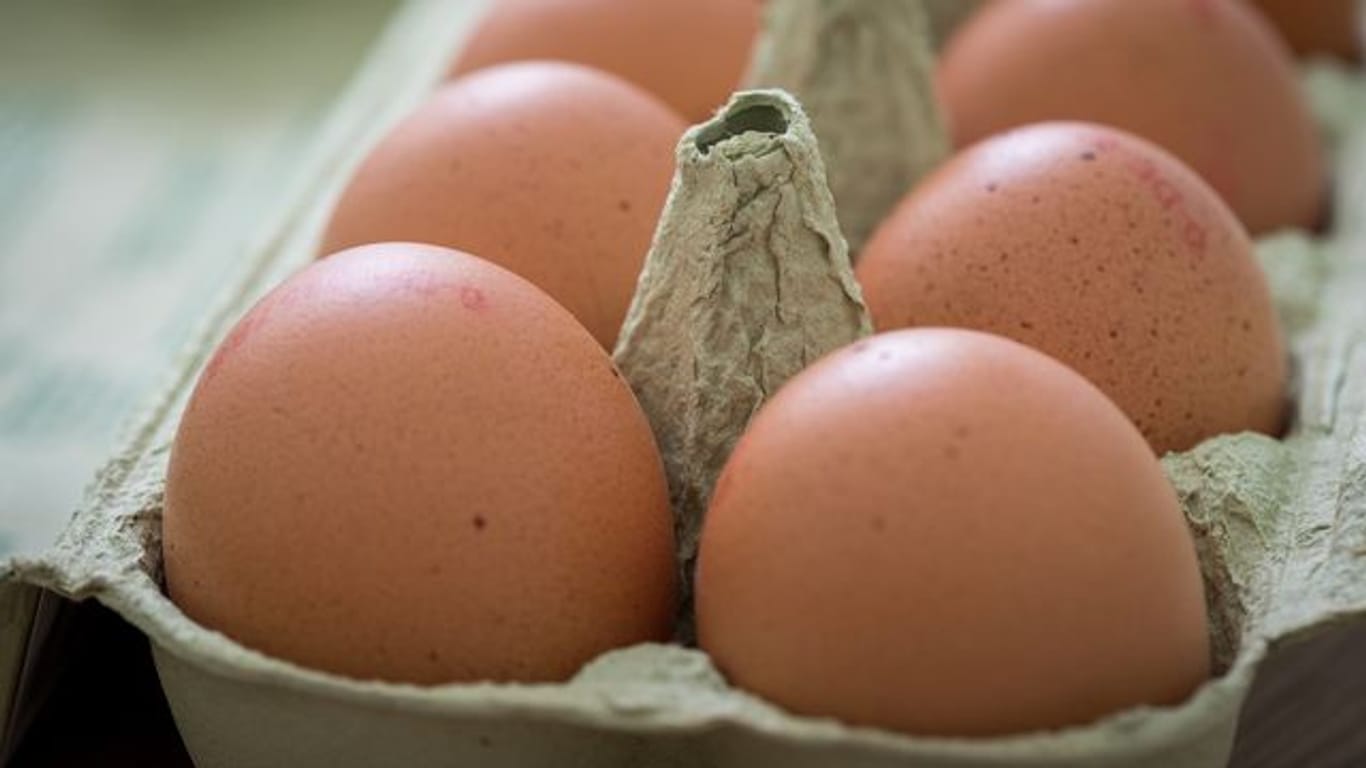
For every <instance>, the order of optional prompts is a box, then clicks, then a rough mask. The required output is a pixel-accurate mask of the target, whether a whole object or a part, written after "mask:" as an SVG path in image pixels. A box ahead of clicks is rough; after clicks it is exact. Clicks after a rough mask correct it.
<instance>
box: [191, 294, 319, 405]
mask: <svg viewBox="0 0 1366 768" xmlns="http://www.w3.org/2000/svg"><path fill="white" fill-rule="evenodd" d="M298 294H299V291H297V290H295V288H294V286H292V285H290V284H289V283H285V284H284V285H281V286H280V287H279V288H276V289H275V291H274V292H272V293H270V294H268V295H267V296H266V297H265V298H264V299H262V300H261V303H259V304H257V305H256V306H255V307H252V308H251V309H250V310H248V311H247V314H246V315H244V316H243V317H242V319H241V320H238V321H237V325H235V326H233V329H232V330H231V331H229V332H228V335H227V336H226V337H225V338H224V339H223V341H222V342H220V343H219V344H218V349H216V350H214V353H213V356H212V357H210V358H209V362H208V363H207V364H205V366H204V373H203V374H201V376H200V383H201V384H207V383H208V382H210V381H212V380H213V379H214V377H216V376H217V375H218V374H219V373H220V372H221V371H222V368H223V364H224V363H226V362H227V361H228V360H231V359H232V358H233V357H235V356H236V355H237V353H238V352H240V351H241V349H242V347H243V346H244V345H245V344H246V343H247V341H248V340H250V339H251V338H252V337H253V336H255V335H256V334H257V332H259V331H260V330H261V327H262V326H264V325H265V323H266V320H268V319H269V318H270V316H271V314H272V313H274V312H275V310H276V309H278V308H280V307H283V306H289V305H291V304H294V303H295V302H296V300H297V299H298Z"/></svg>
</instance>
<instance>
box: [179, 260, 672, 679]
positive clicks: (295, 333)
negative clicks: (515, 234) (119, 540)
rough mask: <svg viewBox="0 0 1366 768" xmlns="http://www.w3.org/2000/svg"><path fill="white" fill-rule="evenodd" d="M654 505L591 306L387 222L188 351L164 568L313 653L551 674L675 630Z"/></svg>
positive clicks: (642, 451) (189, 595) (265, 645)
mask: <svg viewBox="0 0 1366 768" xmlns="http://www.w3.org/2000/svg"><path fill="white" fill-rule="evenodd" d="M671 526H672V523H671V519H670V515H669V510H668V504H667V498H666V488H665V482H664V476H663V470H662V467H661V461H660V457H659V454H658V452H657V450H656V448H655V444H654V439H653V436H652V435H651V433H650V428H649V425H648V424H647V423H646V421H645V418H644V416H643V414H642V413H641V411H640V408H639V406H638V405H637V404H636V402H635V398H634V397H633V396H632V394H631V391H630V389H629V388H628V387H627V386H626V384H625V383H624V382H623V381H622V380H621V378H620V377H619V376H618V374H617V372H616V370H615V369H614V368H613V366H612V363H611V361H610V359H609V358H608V357H607V355H606V354H605V353H604V352H603V350H602V349H601V348H600V347H599V346H598V345H597V344H596V343H595V342H594V340H593V338H592V337H591V336H590V335H589V334H588V332H587V331H585V330H584V329H583V328H582V327H581V326H580V325H579V324H578V323H576V322H575V321H574V319H573V318H572V317H571V316H570V315H569V314H568V313H567V312H565V310H564V309H563V308H562V307H560V306H559V305H558V304H556V303H555V302H554V301H553V300H551V299H550V298H549V297H548V296H546V295H545V294H544V293H543V292H541V291H539V290H537V289H536V288H535V287H534V286H532V285H531V284H529V283H527V282H526V281H524V280H522V279H521V278H518V277H517V276H516V275H513V274H512V273H510V272H507V271H506V270H503V269H501V268H499V267H497V266H494V265H493V264H490V263H488V262H486V261H483V260H481V259H476V258H474V257H472V256H468V255H465V254H463V253H459V252H456V251H450V250H447V249H443V248H436V247H431V246H421V245H406V244H383V245H375V246H368V247H363V248H357V249H353V250H349V251H346V252H343V253H339V254H336V255H334V256H331V257H329V258H327V259H324V260H322V261H318V262H315V263H314V264H313V265H311V266H310V267H308V268H307V269H305V270H304V271H302V272H300V273H299V274H297V275H295V276H293V277H292V278H290V279H289V280H287V281H286V282H284V283H283V284H282V285H280V286H279V287H278V288H276V289H275V290H274V291H272V292H271V293H270V294H268V295H267V296H266V297H265V298H264V299H262V300H261V301H260V302H259V303H258V304H257V305H256V306H255V307H253V308H252V309H251V310H250V311H249V312H248V313H247V314H246V315H245V316H244V317H243V318H242V320H241V321H240V322H239V323H238V324H237V326H236V327H235V328H234V329H233V330H232V332H231V333H230V335H229V336H228V337H227V338H226V339H225V340H224V341H223V343H222V344H221V345H220V346H219V348H218V350H217V352H216V353H215V354H214V357H213V358H212V360H211V361H210V362H209V364H208V366H207V367H206V368H205V370H204V371H203V373H202V374H201V376H200V378H199V382H198V384H197V386H196V387H195V390H194V393H193V395H192V397H191V399H190V401H189V404H188V406H187V407H186V410H185V412H184V415H183V417H182V419H181V422H180V426H179V431H178V432H177V434H176V438H175V443H174V446H173V449H172V452H171V459H170V466H169V470H168V474H167V478H166V500H165V516H164V531H163V533H164V553H165V564H166V584H167V589H168V591H169V593H170V597H171V598H172V600H174V601H175V603H176V604H177V605H178V606H179V607H180V608H181V610H183V611H184V612H185V614H186V615H187V616H189V617H190V618H191V619H193V620H194V621H196V622H198V623H200V624H202V625H204V626H206V627H209V628H211V629H216V630H219V631H221V632H224V633H225V634H227V635H228V636H229V637H231V638H233V639H235V640H237V641H238V642H240V643H242V644H244V645H246V646H247V647H250V648H253V649H255V650H258V651H262V652H264V653H267V654H269V655H272V656H275V657H278V658H282V659H286V660H289V661H293V662H296V663H298V664H301V665H304V666H306V667H311V668H314V669H319V670H324V671H327V672H334V673H339V674H343V675H349V676H352V677H356V678H364V679H370V678H377V679H382V680H390V681H403V682H412V683H445V682H451V681H471V680H523V681H535V680H560V679H564V678H567V677H569V676H570V675H571V674H573V673H574V672H575V670H577V669H578V668H579V667H580V666H581V665H582V664H583V663H585V662H586V661H588V660H589V659H591V658H593V657H594V656H595V655H597V654H599V653H602V652H603V651H606V650H608V649H610V648H615V647H618V646H624V645H629V644H633V643H637V642H641V641H646V640H662V639H664V638H667V637H668V636H669V633H670V627H671V623H672V618H673V612H674V608H675V605H674V576H673V574H674V558H673V547H672V527H671Z"/></svg>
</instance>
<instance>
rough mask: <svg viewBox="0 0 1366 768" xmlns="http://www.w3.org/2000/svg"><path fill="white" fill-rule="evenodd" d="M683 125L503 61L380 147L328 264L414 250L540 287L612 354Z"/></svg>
mask: <svg viewBox="0 0 1366 768" xmlns="http://www.w3.org/2000/svg"><path fill="white" fill-rule="evenodd" d="M685 127H686V126H684V124H683V122H682V120H680V119H679V118H678V116H677V115H675V114H674V113H673V112H671V111H670V110H669V109H668V108H667V107H665V106H664V105H663V104H662V103H660V102H659V101H658V100H657V99H655V98H654V97H652V96H650V95H649V94H647V93H645V92H644V91H641V90H640V89H638V88H636V87H635V86H632V85H630V84H629V83H626V82H624V81H622V80H619V79H617V78H615V77H612V76H611V75H606V74H603V73H601V72H597V71H594V70H591V69H586V68H584V67H579V66H574V65H569V64H556V63H551V62H540V63H528V64H511V65H508V66H505V67H496V68H493V69H488V70H485V71H483V72H480V73H479V74H477V75H473V76H471V77H469V78H466V79H464V80H461V81H460V82H458V83H455V84H452V85H448V86H446V87H444V88H442V89H440V90H439V91H437V92H436V93H435V94H434V95H433V96H432V97H431V98H430V99H429V100H428V101H427V102H426V103H425V104H424V105H422V106H421V107H419V108H418V109H417V111H416V112H414V113H413V114H412V115H411V116H409V117H408V119H406V120H405V121H404V122H403V123H401V124H400V125H399V126H398V127H397V128H395V129H394V131H393V132H392V133H390V134H389V136H388V137H387V138H385V140H384V141H383V142H381V143H380V145H379V146H377V147H375V149H374V151H372V152H371V153H370V155H369V157H368V158H367V159H366V160H365V163H364V164H363V165H361V167H360V169H359V170H358V171H357V172H356V175H355V177H354V178H352V180H351V182H350V184H349V186H348V187H347V189H346V191H345V193H344V194H343V195H342V198H341V200H340V201H339V202H338V204H337V208H336V210H335V211H334V212H333V214H332V220H331V222H330V223H329V224H328V227H327V232H326V234H325V235H324V237H323V244H322V253H324V254H327V253H332V252H334V251H338V250H341V249H343V248H349V247H351V246H354V245H361V244H364V243H373V242H385V241H394V240H400V241H412V242H422V243H433V244H436V245H444V246H447V247H451V248H458V249H460V250H464V251H467V252H469V253H475V254H478V255H479V256H481V257H482V258H485V259H489V260H491V261H494V262H496V263H498V264H500V265H502V266H504V267H506V268H508V269H510V270H512V271H513V272H516V273H517V274H519V275H521V276H522V277H525V278H526V279H528V280H530V281H531V282H533V283H535V284H536V285H538V286H540V287H541V288H542V289H544V290H545V291H546V292H547V293H549V294H550V295H551V296H553V297H554V298H555V299H556V300H558V301H559V302H560V303H561V304H564V305H565V307H567V308H568V309H569V311H570V312H572V313H573V314H574V316H575V317H577V318H578V319H579V322H581V323H583V324H584V325H585V326H586V327H587V328H588V330H590V331H592V333H593V336H594V337H596V338H597V339H598V341H599V342H600V343H601V344H602V345H603V346H604V347H606V348H608V349H610V348H611V347H612V346H613V344H614V343H615V341H616V337H617V332H618V330H619V329H620V327H621V322H622V320H623V319H624V318H625V316H626V307H627V305H629V304H630V301H631V296H632V294H633V293H634V292H635V287H636V279H637V277H638V276H639V274H640V268H641V265H642V263H643V262H644V259H645V254H646V252H647V251H648V250H649V248H650V240H651V238H653V236H654V230H655V224H656V223H657V221H658V219H659V212H660V210H661V209H662V208H663V206H664V198H665V196H666V195H667V194H668V190H669V182H670V180H671V179H672V178H673V171H674V147H675V145H676V143H677V141H678V138H679V136H681V135H682V133H683V130H684V128H685Z"/></svg>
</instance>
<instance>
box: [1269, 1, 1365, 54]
mask: <svg viewBox="0 0 1366 768" xmlns="http://www.w3.org/2000/svg"><path fill="white" fill-rule="evenodd" d="M1252 1H1253V3H1254V4H1255V5H1256V6H1257V7H1258V8H1259V9H1261V11H1262V13H1264V14H1266V16H1267V18H1268V19H1270V20H1271V22H1272V23H1273V24H1275V25H1276V28H1277V29H1279V30H1280V32H1281V35H1282V36H1283V37H1284V38H1285V40H1286V42H1288V43H1289V44H1290V47H1291V48H1293V49H1294V51H1295V53H1297V54H1299V55H1301V56H1312V55H1314V54H1328V55H1330V56H1337V57H1340V58H1343V59H1348V60H1353V61H1355V60H1356V59H1358V58H1359V57H1360V56H1361V29H1362V26H1361V21H1360V16H1359V13H1360V11H1359V4H1358V0H1309V1H1308V2H1306V0H1252Z"/></svg>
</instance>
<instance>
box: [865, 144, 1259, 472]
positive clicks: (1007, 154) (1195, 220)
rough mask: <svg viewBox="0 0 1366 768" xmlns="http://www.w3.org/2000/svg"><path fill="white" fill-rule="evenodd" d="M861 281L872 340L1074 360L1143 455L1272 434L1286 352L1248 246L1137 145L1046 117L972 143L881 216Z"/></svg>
mask: <svg viewBox="0 0 1366 768" xmlns="http://www.w3.org/2000/svg"><path fill="white" fill-rule="evenodd" d="M857 274H858V278H859V280H860V282H861V283H862V285H863V288H864V293H865V298H866V299H867V302H868V306H869V309H870V311H871V312H872V314H873V320H874V324H875V326H876V327H877V328H879V329H882V330H889V329H893V328H903V327H908V326H944V325H946V326H959V327H966V328H976V329H980V330H984V331H990V332H993V333H998V334H1001V335H1004V336H1009V337H1011V338H1013V339H1017V340H1019V341H1022V342H1024V343H1026V344H1029V345H1030V346H1033V347H1035V348H1037V349H1040V350H1043V351H1044V352H1047V353H1048V354H1050V355H1052V356H1054V357H1056V358H1057V359H1059V360H1061V361H1063V362H1064V363H1066V364H1068V365H1070V366H1072V367H1073V368H1075V369H1076V370H1078V371H1080V372H1081V373H1082V374H1084V375H1085V376H1086V377H1087V378H1088V379H1090V380H1091V381H1092V382H1093V383H1095V384H1096V385H1097V386H1098V387H1100V389H1101V390H1102V391H1104V392H1105V393H1106V394H1107V395H1109V396H1110V397H1111V398H1113V399H1114V400H1115V402H1116V403H1118V404H1119V406H1120V407H1121V408H1122V409H1123V410H1124V412H1125V413H1127V414H1128V415H1129V418H1130V419H1132V420H1133V422H1134V423H1135V424H1136V425H1137V426H1138V428H1139V429H1140V430H1141V431H1142V433H1143V435H1144V436H1145V437H1147V438H1148V442H1149V443H1151V444H1152V447H1153V449H1154V450H1155V451H1157V452H1159V453H1163V452H1166V451H1179V450H1185V449H1188V448H1190V447H1192V446H1194V445H1195V444H1196V443H1197V442H1199V441H1201V440H1203V439H1204V438H1207V437H1210V436H1213V435H1218V434H1221V433H1226V432H1238V431H1242V430H1255V431H1259V432H1265V433H1269V434H1274V433H1276V432H1277V431H1278V430H1279V429H1280V425H1281V416H1282V409H1283V398H1284V390H1285V385H1286V352H1285V347H1284V343H1283V341H1282V337H1281V334H1280V330H1279V327H1278V325H1277V318H1276V314H1275V310H1274V307H1273V305H1272V301H1271V296H1270V292H1269V290H1268V286H1267V283H1266V279H1265V276H1264V275H1263V274H1262V272H1261V270H1260V268H1259V267H1258V265H1257V263H1256V261H1255V259H1254V257H1253V251H1252V243H1251V241H1250V240H1249V239H1248V236H1247V234H1246V232H1245V231H1244V230H1243V228H1242V227H1241V226H1240V225H1239V224H1238V221H1237V219H1236V218H1235V217H1234V216H1233V214H1232V212H1231V211H1229V209H1228V207H1227V206H1226V205H1224V203H1223V202H1222V201H1221V200H1220V199H1219V197H1218V195H1216V194H1215V193H1214V192H1213V190H1211V189H1210V188H1209V186H1208V185H1206V184H1205V183H1204V182H1203V181H1201V179H1200V177H1198V176H1197V175H1195V174H1194V173H1193V172H1191V171H1190V170H1189V169H1188V168H1186V167H1185V166H1184V165H1183V164H1182V163H1181V162H1180V161H1179V160H1177V159H1176V158H1175V157H1173V156H1172V155H1170V154H1168V153H1167V152H1165V151H1163V150H1162V149H1160V148H1158V147H1156V146H1154V145H1153V144H1150V143H1148V142H1146V141H1144V140H1142V139H1140V138H1138V137H1136V136H1131V135H1129V134H1125V133H1123V132H1121V131H1116V130H1114V129H1111V128H1106V127H1103V126H1098V125H1090V124H1085V123H1045V124H1039V125H1035V126H1029V127H1026V128H1021V129H1018V130H1015V131H1011V132H1009V133H1005V134H1002V135H1000V136H997V137H995V138H992V139H989V140H987V141H984V142H982V143H980V144H978V145H976V146H974V147H972V148H970V149H968V150H966V151H964V152H962V153H960V154H959V155H958V156H957V157H956V158H955V159H953V160H952V161H950V162H949V163H948V164H947V165H945V166H944V167H942V168H941V169H940V170H938V171H937V172H936V173H934V174H933V175H931V176H930V177H928V178H927V179H926V180H925V181H923V182H922V183H921V185H920V186H919V187H918V188H917V189H916V190H915V191H914V192H913V193H912V194H911V195H909V196H908V197H907V198H906V199H905V200H903V201H902V202H901V203H900V205H899V206H898V207H897V208H896V209H895V210H894V211H893V213H892V214H891V215H890V216H889V217H888V218H887V219H886V221H884V222H883V224H882V225H881V226H880V227H879V229H878V230H877V232H876V233H875V234H874V236H873V238H872V240H871V241H870V242H869V243H868V245H867V247H866V248H865V249H864V251H863V254H862V257H861V261H860V262H859V265H858V268H857Z"/></svg>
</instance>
